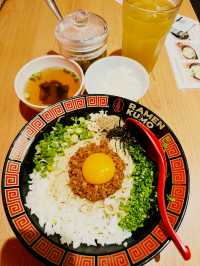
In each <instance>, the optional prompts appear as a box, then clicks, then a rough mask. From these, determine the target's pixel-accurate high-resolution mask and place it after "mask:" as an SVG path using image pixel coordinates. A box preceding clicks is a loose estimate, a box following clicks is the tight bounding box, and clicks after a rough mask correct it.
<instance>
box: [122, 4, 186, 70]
mask: <svg viewBox="0 0 200 266" xmlns="http://www.w3.org/2000/svg"><path fill="white" fill-rule="evenodd" d="M181 3H182V0H124V1H123V41H122V54H123V55H124V56H127V57H131V58H133V59H135V60H137V61H139V62H140V63H142V64H143V65H144V67H145V68H146V69H147V70H148V71H149V72H151V70H152V69H153V67H154V65H155V63H156V60H157V58H158V55H159V52H160V49H161V47H162V45H163V43H164V40H165V37H166V35H167V33H168V32H169V30H170V28H171V25H172V23H173V22H174V20H175V17H176V14H177V12H178V9H179V7H180V5H181Z"/></svg>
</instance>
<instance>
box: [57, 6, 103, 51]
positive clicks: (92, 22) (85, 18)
mask: <svg viewBox="0 0 200 266" xmlns="http://www.w3.org/2000/svg"><path fill="white" fill-rule="evenodd" d="M55 36H56V39H57V40H58V41H59V42H60V44H61V45H63V46H65V49H68V50H69V51H74V52H76V53H77V52H78V53H79V52H80V53H86V52H90V51H94V50H96V49H99V48H101V47H102V46H103V45H105V43H106V42H107V37H108V27H107V23H106V21H105V20H104V19H103V18H102V17H100V16H98V15H96V14H94V13H91V12H87V11H85V10H77V11H75V12H73V13H71V14H69V15H68V16H66V17H65V18H64V19H63V20H62V21H61V22H59V23H58V25H57V26H56V29H55Z"/></svg>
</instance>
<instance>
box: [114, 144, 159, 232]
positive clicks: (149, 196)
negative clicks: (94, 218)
mask: <svg viewBox="0 0 200 266" xmlns="http://www.w3.org/2000/svg"><path fill="white" fill-rule="evenodd" d="M128 151H129V154H130V155H131V157H132V159H133V161H134V162H135V167H134V170H133V173H132V178H133V180H134V181H133V187H132V189H131V195H130V198H129V199H128V201H127V202H126V203H123V202H121V205H120V209H121V210H122V211H124V212H125V215H123V216H122V217H121V219H120V221H119V226H120V227H121V228H123V229H126V230H128V231H135V230H137V229H138V228H139V227H142V226H143V225H144V221H145V220H146V219H147V218H149V217H150V210H151V208H152V207H154V205H155V202H156V200H155V199H156V190H155V187H154V186H153V180H154V178H155V172H156V169H155V165H154V163H153V162H152V161H150V160H149V159H148V158H147V156H146V154H145V151H144V150H143V149H142V148H141V146H140V145H139V144H135V145H132V146H129V148H128Z"/></svg>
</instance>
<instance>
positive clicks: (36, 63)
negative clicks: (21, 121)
mask: <svg viewBox="0 0 200 266" xmlns="http://www.w3.org/2000/svg"><path fill="white" fill-rule="evenodd" d="M51 67H61V68H62V67H63V68H67V69H69V70H71V71H73V72H75V73H76V74H77V76H78V77H79V78H80V88H79V89H78V90H77V92H76V94H75V95H79V94H81V92H82V90H83V85H84V74H83V71H82V69H81V67H80V66H79V65H78V64H77V63H76V62H74V61H73V60H70V59H66V58H65V57H62V56H59V55H45V56H41V57H37V58H35V59H33V60H31V61H29V62H28V63H27V64H25V65H24V66H23V67H22V68H21V69H20V70H19V71H18V73H17V75H16V77H15V81H14V87H15V92H16V95H17V97H18V98H19V99H20V100H21V101H22V102H23V103H25V104H26V105H28V106H29V107H30V108H32V109H35V110H38V111H40V110H42V109H44V108H46V107H47V105H37V104H32V103H30V102H28V101H27V100H26V98H25V96H24V90H25V85H26V82H27V81H28V79H29V78H30V77H31V75H32V74H34V73H37V72H40V71H42V70H44V69H47V68H51ZM75 95H74V96H75Z"/></svg>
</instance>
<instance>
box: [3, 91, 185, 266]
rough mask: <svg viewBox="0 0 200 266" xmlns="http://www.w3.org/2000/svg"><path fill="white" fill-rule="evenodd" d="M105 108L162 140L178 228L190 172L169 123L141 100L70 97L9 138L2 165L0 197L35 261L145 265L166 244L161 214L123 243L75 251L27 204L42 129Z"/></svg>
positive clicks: (172, 211)
mask: <svg viewBox="0 0 200 266" xmlns="http://www.w3.org/2000/svg"><path fill="white" fill-rule="evenodd" d="M100 110H105V111H108V114H116V115H119V116H121V117H122V119H126V118H127V117H132V118H135V119H137V120H139V121H141V122H142V123H144V124H145V125H146V126H147V127H148V128H150V129H151V130H152V132H153V133H154V134H155V135H156V136H157V137H158V139H159V140H160V142H161V144H162V146H163V148H164V150H165V153H166V158H167V163H168V173H169V174H168V178H167V184H166V194H170V195H171V196H172V197H173V201H169V202H167V212H168V216H169V218H170V221H171V224H172V225H173V227H174V228H175V230H178V228H179V226H180V224H181V222H182V219H183V217H184V214H185V210H186V207H187V202H188V196H189V172H188V166H187V161H186V158H185V155H184V152H183V150H182V148H181V145H180V143H179V141H178V139H177V137H176V136H175V134H174V133H173V132H172V130H171V129H170V128H169V127H168V125H167V124H166V123H165V122H164V121H163V120H162V119H161V118H160V117H159V116H158V115H156V114H155V113H153V112H152V111H151V110H149V109H147V108H146V107H144V106H142V105H140V104H139V103H136V102H133V101H130V100H127V99H123V98H120V97H116V96H109V95H86V96H79V97H72V98H69V99H66V100H64V101H62V102H59V103H57V104H55V105H52V106H49V107H48V108H47V109H45V110H43V111H42V112H41V113H39V114H38V115H36V116H35V117H34V118H33V119H32V120H31V121H30V122H29V123H27V124H26V125H25V126H24V127H23V128H22V130H21V131H20V132H19V134H18V135H17V137H16V138H15V140H14V141H13V143H12V145H11V147H10V149H9V152H8V154H7V158H6V160H5V164H4V170H3V178H2V196H3V204H4V208H5V212H6V215H7V218H8V220H9V223H10V225H11V227H12V229H13V231H14V233H15V234H16V236H17V238H18V239H19V240H20V241H21V242H22V243H23V245H24V246H26V247H27V248H28V249H29V251H30V252H31V253H32V254H33V255H35V256H36V257H37V258H38V259H40V260H41V261H43V262H44V263H45V264H48V265H59V266H72V265H74V266H82V265H87V266H103V265H109V266H118V265H119V266H127V265H141V264H142V265H143V264H145V263H147V262H148V261H150V260H151V259H152V258H153V257H154V256H156V255H157V254H159V253H160V252H161V251H162V250H163V248H164V247H165V246H166V245H167V243H169V238H168V236H167V235H166V233H165V231H164V228H163V226H162V222H161V219H160V216H159V215H156V216H155V217H154V216H153V217H150V218H149V220H148V221H147V223H145V225H144V226H143V227H142V228H140V229H138V230H137V231H135V232H134V233H133V234H132V237H131V238H130V239H128V241H127V243H128V244H127V246H126V247H125V246H123V245H107V246H98V247H94V246H80V247H79V248H77V249H73V248H72V247H70V246H67V245H63V244H61V243H60V241H59V237H58V235H53V236H50V237H48V236H47V235H46V234H45V233H44V230H43V229H42V228H41V227H40V226H39V224H38V220H37V219H36V217H35V216H34V215H31V214H30V210H29V209H28V208H27V207H26V206H25V197H26V195H27V192H28V190H29V183H28V174H29V173H31V171H32V169H33V167H34V164H33V161H32V159H33V154H34V151H35V150H34V147H35V146H36V144H37V143H38V141H39V140H40V139H41V138H42V136H43V133H44V132H49V130H50V129H51V128H52V127H53V126H54V125H55V122H56V121H57V120H58V119H59V120H60V121H61V122H62V123H64V122H65V121H67V119H69V117H71V116H82V115H85V114H88V113H94V112H98V111H100Z"/></svg>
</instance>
